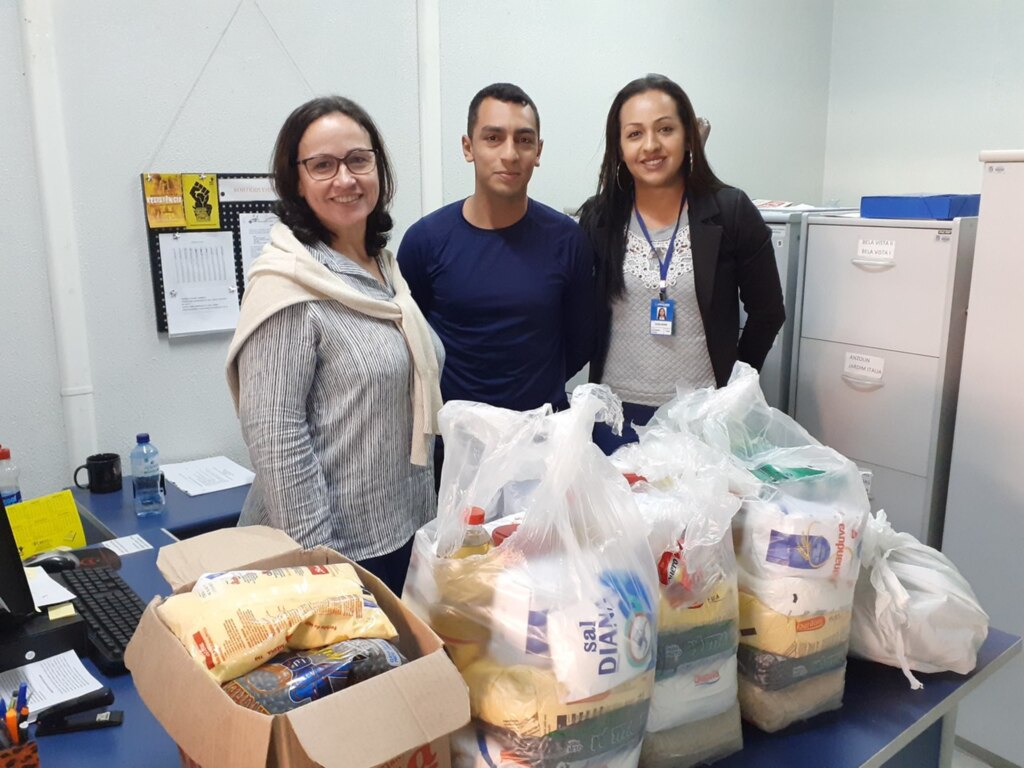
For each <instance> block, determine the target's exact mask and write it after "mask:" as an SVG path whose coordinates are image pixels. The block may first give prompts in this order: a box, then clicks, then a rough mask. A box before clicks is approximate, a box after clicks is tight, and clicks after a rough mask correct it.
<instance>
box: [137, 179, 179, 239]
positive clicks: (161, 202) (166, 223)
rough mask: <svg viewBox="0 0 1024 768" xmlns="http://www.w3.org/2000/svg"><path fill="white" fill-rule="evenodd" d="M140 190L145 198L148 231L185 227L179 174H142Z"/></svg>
mask: <svg viewBox="0 0 1024 768" xmlns="http://www.w3.org/2000/svg"><path fill="white" fill-rule="evenodd" d="M142 188H143V192H144V194H145V197H146V222H147V223H148V224H149V228H150V229H159V228H161V227H184V226H185V204H184V201H183V199H182V196H181V174H178V173H144V174H142Z"/></svg>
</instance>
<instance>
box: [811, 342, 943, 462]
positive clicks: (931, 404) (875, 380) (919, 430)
mask: <svg viewBox="0 0 1024 768" xmlns="http://www.w3.org/2000/svg"><path fill="white" fill-rule="evenodd" d="M848 354H850V355H856V356H858V359H856V360H853V361H850V360H848V358H847V355H848ZM878 368H880V369H881V375H878V374H877V373H876V371H877V369H878ZM941 373H942V371H941V370H940V367H939V360H938V359H937V358H934V357H925V356H922V355H909V354H906V353H904V352H889V351H886V350H878V349H871V348H866V347H858V346H852V345H849V344H838V343H834V342H827V341H819V340H817V339H807V338H804V339H801V341H800V359H799V363H798V367H797V389H796V401H795V403H794V407H795V411H794V418H795V419H796V420H797V421H798V422H799V423H800V424H801V425H803V427H804V428H805V429H806V430H807V431H808V432H810V433H811V434H812V435H814V436H815V437H816V438H818V439H819V440H821V442H823V443H824V444H825V445H828V446H831V447H832V448H835V449H836V450H837V451H839V452H840V453H842V454H843V455H844V456H849V457H851V458H852V457H854V456H857V457H868V458H870V459H871V461H872V462H874V463H876V464H880V465H882V466H885V467H892V468H893V469H897V470H900V471H902V472H909V473H911V474H915V475H920V476H921V477H928V476H929V475H930V474H931V465H930V463H929V462H930V458H931V442H932V436H933V435H934V434H935V431H934V419H935V413H936V401H937V398H938V393H939V390H940V386H939V382H940V376H941Z"/></svg>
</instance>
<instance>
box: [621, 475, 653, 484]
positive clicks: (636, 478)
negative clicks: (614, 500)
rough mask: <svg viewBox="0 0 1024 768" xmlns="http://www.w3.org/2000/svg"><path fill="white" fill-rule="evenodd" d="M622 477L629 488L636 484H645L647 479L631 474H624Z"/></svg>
mask: <svg viewBox="0 0 1024 768" xmlns="http://www.w3.org/2000/svg"><path fill="white" fill-rule="evenodd" d="M622 476H623V477H624V478H626V482H627V483H629V484H630V486H634V485H636V484H637V483H646V482H647V478H646V477H644V476H643V475H637V474H634V473H633V472H626V473H624V474H623V475H622Z"/></svg>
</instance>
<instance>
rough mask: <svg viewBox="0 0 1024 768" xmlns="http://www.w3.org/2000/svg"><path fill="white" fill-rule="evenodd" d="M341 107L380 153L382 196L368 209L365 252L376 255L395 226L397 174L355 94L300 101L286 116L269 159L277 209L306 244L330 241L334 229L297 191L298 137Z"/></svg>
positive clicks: (374, 125)
mask: <svg viewBox="0 0 1024 768" xmlns="http://www.w3.org/2000/svg"><path fill="white" fill-rule="evenodd" d="M335 112H340V113H341V114H343V115H346V116H348V117H350V118H352V119H353V120H355V121H356V122H357V123H358V124H359V125H360V126H361V127H362V128H363V129H364V130H365V131H366V132H367V133H368V134H369V136H370V148H371V149H373V150H374V151H375V152H376V154H377V177H378V179H379V182H380V197H379V198H378V200H377V204H376V205H375V206H374V207H373V210H372V211H370V215H369V217H368V218H367V220H366V240H365V244H366V252H367V254H368V255H369V256H377V255H378V254H379V253H380V251H381V249H382V248H384V246H385V245H387V242H388V238H389V236H390V232H391V228H392V227H393V226H394V224H393V222H392V220H391V214H390V213H388V210H389V208H390V207H391V199H392V198H393V197H394V193H395V182H394V176H393V175H392V172H391V162H390V161H389V160H388V153H387V150H386V149H385V147H384V139H383V138H381V135H380V131H379V130H377V126H376V124H375V123H374V122H373V120H372V118H371V117H370V116H369V115H368V114H367V112H366V110H364V109H363V108H362V107H360V106H359V105H358V104H356V103H355V102H354V101H352V100H351V99H346V98H345V97H344V96H320V97H318V98H315V99H312V100H311V101H307V102H306V103H305V104H303V105H302V106H300V107H297V108H296V109H295V110H294V111H293V112H292V113H291V114H290V115H288V119H287V120H285V121H284V125H282V126H281V130H280V132H279V133H278V134H277V142H276V143H275V144H274V154H273V157H271V160H270V172H271V173H272V174H273V179H274V189H275V190H276V191H277V196H278V198H279V200H278V202H277V206H276V211H275V212H276V213H277V215H278V216H279V217H280V219H281V221H283V222H284V223H285V224H287V225H288V227H290V228H291V230H292V232H293V233H294V234H295V237H297V238H298V239H299V241H301V242H302V243H305V244H306V245H315V244H316V243H318V242H322V243H327V244H330V242H331V239H332V234H331V232H330V230H328V229H327V227H325V226H324V225H323V223H322V222H321V221H320V219H318V218H317V216H316V214H315V213H313V210H312V209H311V208H310V207H309V204H308V203H307V202H306V201H305V200H304V199H303V198H302V197H301V196H300V195H299V166H298V160H299V157H298V152H299V142H300V141H302V136H303V135H304V134H305V133H306V129H307V128H309V126H310V125H311V124H312V123H314V122H315V121H317V120H319V119H320V118H321V117H323V116H324V115H330V114H332V113H335Z"/></svg>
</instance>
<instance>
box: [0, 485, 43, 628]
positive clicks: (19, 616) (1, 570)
mask: <svg viewBox="0 0 1024 768" xmlns="http://www.w3.org/2000/svg"><path fill="white" fill-rule="evenodd" d="M35 610H36V607H35V603H34V602H33V600H32V590H30V589H29V586H28V577H27V576H25V568H24V566H23V565H22V564H21V552H20V551H19V550H18V543H17V542H16V541H15V540H14V531H12V530H11V520H10V518H9V517H7V508H6V507H5V506H4V502H3V499H0V627H3V626H10V625H11V624H17V623H20V622H22V621H24V620H25V619H26V618H28V617H29V616H31V615H32V614H33V613H35Z"/></svg>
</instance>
